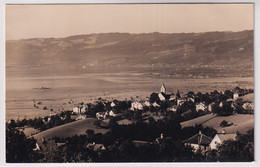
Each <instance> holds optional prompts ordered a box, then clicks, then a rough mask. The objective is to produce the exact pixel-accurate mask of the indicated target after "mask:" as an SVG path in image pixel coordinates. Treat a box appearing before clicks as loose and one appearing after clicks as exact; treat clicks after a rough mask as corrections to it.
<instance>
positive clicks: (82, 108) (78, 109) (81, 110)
mask: <svg viewBox="0 0 260 167" xmlns="http://www.w3.org/2000/svg"><path fill="white" fill-rule="evenodd" d="M86 109H87V107H86V106H85V105H80V106H76V107H74V108H73V109H72V112H73V113H75V114H82V113H84V112H86Z"/></svg>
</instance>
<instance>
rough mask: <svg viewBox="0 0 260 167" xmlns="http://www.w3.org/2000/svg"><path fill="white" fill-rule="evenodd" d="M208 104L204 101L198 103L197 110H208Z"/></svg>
mask: <svg viewBox="0 0 260 167" xmlns="http://www.w3.org/2000/svg"><path fill="white" fill-rule="evenodd" d="M206 108H207V107H206V105H205V104H204V103H202V102H200V103H198V104H196V111H197V112H198V111H199V110H202V111H205V110H206Z"/></svg>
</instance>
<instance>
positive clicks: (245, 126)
mask: <svg viewBox="0 0 260 167" xmlns="http://www.w3.org/2000/svg"><path fill="white" fill-rule="evenodd" d="M223 120H226V121H227V122H228V123H233V125H231V126H229V127H225V128H222V127H220V126H219V125H220V123H221V122H222V121H223ZM196 124H202V125H203V127H207V126H208V127H213V128H214V129H216V130H217V131H218V132H221V130H222V129H225V131H226V133H236V132H237V131H239V132H240V133H246V132H247V131H248V130H250V129H252V128H254V115H247V114H235V115H231V116H227V117H224V116H215V115H211V114H208V115H205V116H202V117H199V118H195V119H192V120H189V121H185V122H182V123H181V126H182V127H188V126H195V125H196Z"/></svg>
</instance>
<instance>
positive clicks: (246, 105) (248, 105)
mask: <svg viewBox="0 0 260 167" xmlns="http://www.w3.org/2000/svg"><path fill="white" fill-rule="evenodd" d="M242 107H243V108H244V109H245V110H247V111H248V110H254V105H253V103H250V102H245V103H244V104H243V105H242Z"/></svg>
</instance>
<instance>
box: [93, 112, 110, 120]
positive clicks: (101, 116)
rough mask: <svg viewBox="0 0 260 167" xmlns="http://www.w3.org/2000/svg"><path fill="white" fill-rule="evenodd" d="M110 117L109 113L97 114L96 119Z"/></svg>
mask: <svg viewBox="0 0 260 167" xmlns="http://www.w3.org/2000/svg"><path fill="white" fill-rule="evenodd" d="M107 117H108V113H107V112H97V113H96V118H97V119H99V120H102V119H106V118H107Z"/></svg>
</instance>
